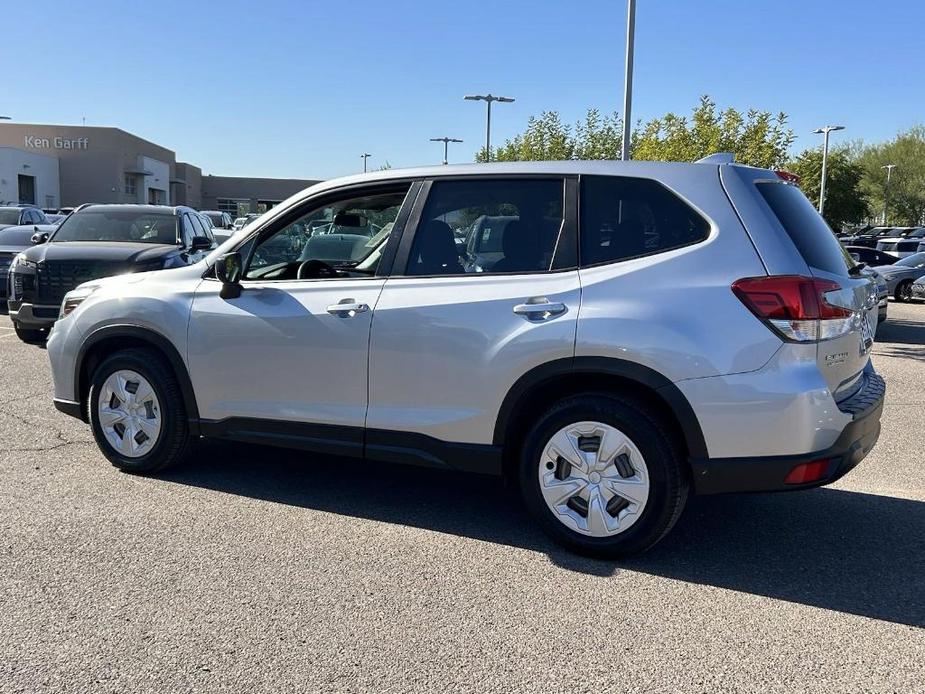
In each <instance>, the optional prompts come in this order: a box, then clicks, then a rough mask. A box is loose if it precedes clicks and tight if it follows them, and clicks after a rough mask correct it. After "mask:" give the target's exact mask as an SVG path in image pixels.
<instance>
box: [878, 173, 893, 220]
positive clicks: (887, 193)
mask: <svg viewBox="0 0 925 694" xmlns="http://www.w3.org/2000/svg"><path fill="white" fill-rule="evenodd" d="M880 168H881V169H886V185H885V186H884V187H883V226H886V213H887V205H888V204H889V202H890V178H891V177H892V175H893V169H895V168H896V164H887V165H886V166H881V167H880Z"/></svg>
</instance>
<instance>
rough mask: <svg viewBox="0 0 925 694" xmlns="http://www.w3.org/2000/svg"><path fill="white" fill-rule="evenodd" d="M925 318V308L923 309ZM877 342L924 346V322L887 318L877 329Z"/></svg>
mask: <svg viewBox="0 0 925 694" xmlns="http://www.w3.org/2000/svg"><path fill="white" fill-rule="evenodd" d="M923 316H925V307H923ZM877 342H892V343H895V344H904V345H918V346H923V345H925V321H912V320H906V319H903V318H889V319H887V321H886V322H885V323H881V324H880V327H878V328H877Z"/></svg>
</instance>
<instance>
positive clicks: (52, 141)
mask: <svg viewBox="0 0 925 694" xmlns="http://www.w3.org/2000/svg"><path fill="white" fill-rule="evenodd" d="M23 139H24V140H25V143H26V147H32V148H34V149H52V148H54V149H87V148H88V145H89V144H90V138H87V137H75V138H73V139H68V138H66V137H36V136H35V135H26V136H25V137H24V138H23Z"/></svg>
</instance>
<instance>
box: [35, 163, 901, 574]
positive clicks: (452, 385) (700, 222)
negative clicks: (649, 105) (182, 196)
mask: <svg viewBox="0 0 925 694" xmlns="http://www.w3.org/2000/svg"><path fill="white" fill-rule="evenodd" d="M728 160H729V157H728V156H724V157H712V158H708V159H707V160H704V161H702V162H700V163H695V164H677V163H664V162H642V161H639V162H575V161H573V162H520V163H505V164H486V165H466V166H439V167H431V168H424V169H408V170H390V171H384V172H376V173H371V174H367V175H365V176H363V177H351V178H349V179H343V180H333V181H327V182H324V183H321V184H318V185H316V186H314V187H312V188H310V189H308V190H307V191H305V192H304V193H302V194H301V195H296V196H294V197H292V198H290V199H289V200H287V201H286V202H285V203H282V204H280V205H278V206H276V207H274V208H273V209H272V210H270V211H269V212H268V213H267V214H265V215H263V216H261V218H260V219H259V220H258V221H257V222H256V223H254V224H253V225H252V226H249V227H247V228H246V229H245V230H244V231H243V232H239V233H238V234H237V235H236V236H234V237H232V239H233V240H234V241H235V243H234V244H233V245H226V246H224V247H223V248H222V249H221V250H220V251H216V252H213V253H212V254H210V255H209V256H208V257H207V258H206V259H205V260H204V261H202V262H199V263H196V264H195V265H191V266H189V267H182V268H177V269H173V270H165V271H162V272H151V273H145V274H144V275H123V276H120V277H110V278H108V279H104V280H99V281H94V282H88V283H85V284H83V285H81V286H80V287H78V288H77V289H76V290H73V291H71V292H69V293H68V294H67V295H66V296H65V297H64V301H63V304H62V308H61V315H62V319H61V320H59V321H58V323H57V324H56V325H55V328H54V330H53V331H52V334H51V337H50V339H49V341H48V354H49V357H50V359H51V365H52V370H53V375H54V390H55V395H54V398H55V400H54V402H55V405H56V407H57V408H58V409H59V410H61V411H63V412H66V413H67V414H70V415H73V416H75V417H80V418H84V417H89V423H90V426H91V428H92V431H93V434H94V436H95V438H96V441H97V443H98V445H99V447H100V450H101V451H102V452H103V454H104V455H105V456H106V457H107V458H108V459H109V460H110V461H111V462H112V463H113V464H114V465H115V466H116V467H118V468H120V469H122V470H125V471H128V472H134V473H144V474H151V473H155V472H157V471H159V470H162V469H164V468H165V467H167V466H169V465H171V464H174V463H178V462H180V461H181V460H182V459H183V458H185V457H186V455H187V452H188V451H189V450H190V448H189V446H190V443H191V441H193V440H194V439H196V438H198V437H199V436H206V437H215V438H223V439H230V440H236V441H251V442H258V443H262V444H268V443H272V444H277V445H280V446H287V447H295V448H300V449H303V450H306V451H313V452H318V453H324V454H343V455H349V456H365V457H366V458H369V459H373V460H381V461H390V462H406V463H414V464H420V465H430V466H436V467H443V468H455V469H460V470H466V471H471V472H476V471H477V472H484V473H495V474H506V475H508V476H509V477H510V478H511V479H512V481H514V482H515V483H516V484H517V485H518V486H519V487H520V491H521V494H522V496H523V499H524V501H525V503H526V506H527V507H528V509H529V510H530V512H531V513H532V514H533V516H534V518H535V519H536V520H537V522H538V523H539V524H540V525H541V526H542V527H544V528H545V529H546V530H547V531H548V532H549V533H551V534H552V535H553V536H554V537H555V538H557V539H558V540H559V541H561V542H563V543H565V544H567V545H568V546H570V547H572V548H575V549H577V550H580V551H584V552H590V553H595V554H604V555H608V556H614V555H621V554H629V553H633V552H638V551H641V550H643V549H645V548H647V547H649V546H651V545H653V544H654V543H655V542H657V541H658V540H659V539H660V538H661V537H663V536H664V535H665V534H666V533H667V532H668V531H669V530H670V529H671V527H672V526H673V525H674V523H675V521H676V520H677V519H678V517H679V515H680V514H681V512H682V509H683V508H684V504H685V500H686V499H687V497H688V495H689V493H692V492H693V493H700V494H712V493H719V492H733V491H758V490H788V489H790V490H792V489H801V488H806V487H813V486H817V485H820V484H826V483H828V482H831V481H833V480H835V479H838V478H839V477H841V476H842V475H844V474H845V473H846V472H848V471H849V470H850V469H851V468H852V467H854V466H855V465H856V464H857V463H858V462H859V461H860V460H861V459H862V458H864V456H865V455H867V453H868V452H869V451H870V450H871V448H872V447H873V445H874V443H875V442H876V440H877V438H878V435H879V431H880V424H879V420H880V413H881V409H882V403H883V394H884V382H883V379H882V378H880V377H879V376H878V375H877V373H876V372H875V371H874V368H873V365H872V364H871V361H870V358H869V356H870V350H871V345H872V342H873V329H874V327H875V321H876V310H877V309H876V295H875V293H874V287H873V284H872V282H871V280H870V279H869V278H868V277H866V276H864V275H863V273H862V272H861V270H860V268H858V267H857V266H856V265H855V264H854V263H853V262H852V261H851V260H850V258H849V257H848V256H847V254H846V253H845V252H844V250H843V249H842V248H841V247H840V246H839V244H838V242H837V240H836V239H835V236H834V235H833V234H832V233H831V231H830V230H829V229H828V227H827V226H826V224H825V222H824V221H823V219H822V217H820V216H819V214H818V213H817V212H816V210H815V208H814V207H813V205H812V204H811V203H810V202H809V201H808V200H807V199H806V197H805V196H804V195H803V193H801V192H800V190H799V188H797V187H795V186H794V185H792V184H790V183H787V182H785V181H783V180H780V179H778V178H777V177H776V175H775V173H774V172H773V171H768V170H763V169H757V168H751V167H745V166H738V165H734V164H731V163H719V162H727V161H728ZM733 205H734V206H733ZM502 214H503V215H504V216H509V215H510V216H516V217H517V219H516V220H512V221H509V222H508V223H507V225H506V226H505V229H504V233H503V236H502V238H501V239H500V244H501V249H502V255H501V257H500V258H499V259H498V260H497V261H493V262H492V263H491V265H489V264H488V263H485V266H483V267H480V268H475V267H473V265H472V263H471V260H472V259H471V258H468V257H462V256H461V255H460V252H459V251H458V249H457V246H456V243H455V240H454V236H455V235H454V228H466V227H468V226H469V225H470V224H471V220H474V219H477V218H479V217H480V216H482V215H488V216H498V215H502ZM338 215H344V216H346V215H352V216H353V219H351V220H350V221H351V222H354V221H356V220H357V218H358V217H365V218H366V219H367V220H370V219H375V220H376V224H377V225H379V226H380V228H381V231H380V233H378V234H376V235H375V236H372V237H370V238H369V239H368V240H367V244H368V245H367V246H366V247H365V250H364V252H363V253H362V254H357V255H354V256H353V257H352V258H351V259H350V260H349V261H340V262H333V263H328V262H325V261H324V260H322V259H320V258H319V257H311V254H308V256H306V254H305V253H304V249H305V246H302V248H299V244H292V245H290V250H289V251H288V256H287V257H283V258H274V260H273V261H272V262H268V260H267V259H266V258H265V256H264V255H263V254H262V253H261V249H263V248H264V247H266V246H268V245H272V244H274V243H276V242H277V241H278V239H279V238H281V237H282V238H286V237H288V236H291V235H292V234H299V233H302V232H300V231H298V230H297V231H293V227H294V226H296V225H298V227H299V228H300V229H301V230H303V231H304V230H305V229H313V228H314V226H315V225H316V222H318V221H319V220H334V219H337V217H338ZM341 221H347V220H346V219H345V218H344V217H342V218H341ZM68 224H69V222H66V223H65V224H64V226H63V228H64V229H67V225H68ZM390 225H391V226H390ZM549 227H555V228H556V229H557V230H558V232H557V233H556V234H554V235H552V236H551V237H548V236H547V235H546V234H545V230H546V229H548V228H549ZM311 238H316V237H315V236H314V235H313V236H312V237H311ZM317 238H323V235H322V236H319V237H317ZM229 244H231V242H229ZM52 245H54V244H52ZM283 245H284V246H285V245H286V244H283ZM374 317H375V319H374ZM344 464H348V465H349V463H344ZM306 474H310V473H308V472H307V473H306ZM424 503H426V501H425V502H424ZM835 520H836V519H833V522H835Z"/></svg>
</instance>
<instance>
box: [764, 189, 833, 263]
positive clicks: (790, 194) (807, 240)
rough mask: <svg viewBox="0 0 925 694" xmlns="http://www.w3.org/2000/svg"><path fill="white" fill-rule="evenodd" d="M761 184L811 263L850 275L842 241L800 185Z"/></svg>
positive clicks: (782, 222)
mask: <svg viewBox="0 0 925 694" xmlns="http://www.w3.org/2000/svg"><path fill="white" fill-rule="evenodd" d="M757 186H758V191H759V192H760V193H761V197H763V198H764V200H765V202H766V203H767V204H768V207H770V208H771V211H772V212H773V213H774V215H775V216H776V217H777V219H778V221H779V222H780V224H781V226H782V227H783V228H784V231H786V232H787V235H788V236H789V237H790V240H791V241H793V245H794V246H796V248H797V250H798V251H799V253H800V255H801V256H803V260H805V261H806V264H807V265H809V266H810V267H812V268H816V269H817V270H822V271H824V272H831V273H833V274H836V275H847V274H848V267H849V266H848V264H847V263H846V262H845V256H844V255H843V254H842V252H841V244H839V243H838V239H836V238H835V234H833V233H832V230H831V229H829V225H828V224H826V222H825V220H824V219H823V218H822V215H820V214H819V213H818V212H817V211H816V208H815V207H813V204H812V203H811V202H810V201H809V200H807V199H806V196H805V195H803V192H802V191H801V190H800V189H799V188H797V187H796V186H792V185H789V184H786V183H783V182H781V183H778V182H773V183H758V184H757Z"/></svg>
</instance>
